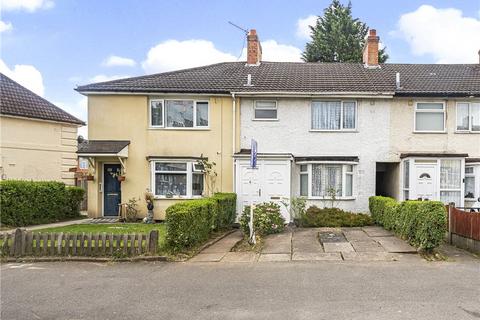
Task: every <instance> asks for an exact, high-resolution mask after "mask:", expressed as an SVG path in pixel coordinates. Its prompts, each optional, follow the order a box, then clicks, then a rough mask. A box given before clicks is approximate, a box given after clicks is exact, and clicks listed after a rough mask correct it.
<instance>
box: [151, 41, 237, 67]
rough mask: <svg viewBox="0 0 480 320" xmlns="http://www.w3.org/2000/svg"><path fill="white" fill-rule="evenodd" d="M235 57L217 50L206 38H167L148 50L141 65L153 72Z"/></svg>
mask: <svg viewBox="0 0 480 320" xmlns="http://www.w3.org/2000/svg"><path fill="white" fill-rule="evenodd" d="M235 59H236V57H235V56H233V55H232V54H229V53H225V52H222V51H220V50H218V49H217V48H215V45H214V44H213V43H212V42H210V41H207V40H196V39H193V40H185V41H177V40H167V41H165V42H161V43H159V44H157V45H156V46H155V47H153V48H151V49H150V50H149V51H148V53H147V59H146V60H145V61H143V63H142V67H143V69H144V70H145V71H146V72H147V73H154V72H165V71H171V70H178V69H184V68H192V67H197V66H203V65H207V64H212V63H216V62H223V61H235Z"/></svg>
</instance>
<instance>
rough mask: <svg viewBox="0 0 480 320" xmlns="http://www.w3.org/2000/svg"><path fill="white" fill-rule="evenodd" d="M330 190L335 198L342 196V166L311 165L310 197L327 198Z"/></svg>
mask: <svg viewBox="0 0 480 320" xmlns="http://www.w3.org/2000/svg"><path fill="white" fill-rule="evenodd" d="M331 190H334V192H335V194H336V195H337V196H342V166H341V165H324V164H314V165H312V195H313V196H317V197H318V196H320V197H327V196H329V195H330V192H331Z"/></svg>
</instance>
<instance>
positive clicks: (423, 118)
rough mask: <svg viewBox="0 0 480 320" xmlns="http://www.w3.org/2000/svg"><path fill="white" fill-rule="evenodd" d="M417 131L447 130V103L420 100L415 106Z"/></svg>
mask: <svg viewBox="0 0 480 320" xmlns="http://www.w3.org/2000/svg"><path fill="white" fill-rule="evenodd" d="M415 131H416V132H445V104H443V103H442V102H438V103H426V102H419V103H417V104H416V106H415Z"/></svg>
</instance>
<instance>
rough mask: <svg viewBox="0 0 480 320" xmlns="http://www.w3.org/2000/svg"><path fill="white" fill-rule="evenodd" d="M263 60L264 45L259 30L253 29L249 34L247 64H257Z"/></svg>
mask: <svg viewBox="0 0 480 320" xmlns="http://www.w3.org/2000/svg"><path fill="white" fill-rule="evenodd" d="M261 60H262V46H261V45H260V40H259V39H258V35H257V30H255V29H251V30H250V32H248V35H247V65H257V64H259V63H260V61H261Z"/></svg>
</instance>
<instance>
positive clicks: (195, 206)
mask: <svg viewBox="0 0 480 320" xmlns="http://www.w3.org/2000/svg"><path fill="white" fill-rule="evenodd" d="M235 214H236V195H235V194H228V193H217V194H215V195H214V196H213V197H210V198H204V199H197V200H189V201H183V202H179V203H176V204H174V205H172V206H170V207H168V208H167V210H166V217H165V224H166V227H167V234H166V244H167V246H168V247H169V248H170V249H171V250H172V251H173V252H176V251H181V250H185V249H188V248H190V247H193V246H195V245H197V244H199V243H201V242H204V241H205V240H207V239H208V238H209V236H210V234H211V232H212V231H213V230H216V229H221V228H225V227H229V226H231V225H232V224H233V222H234V221H235Z"/></svg>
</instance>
